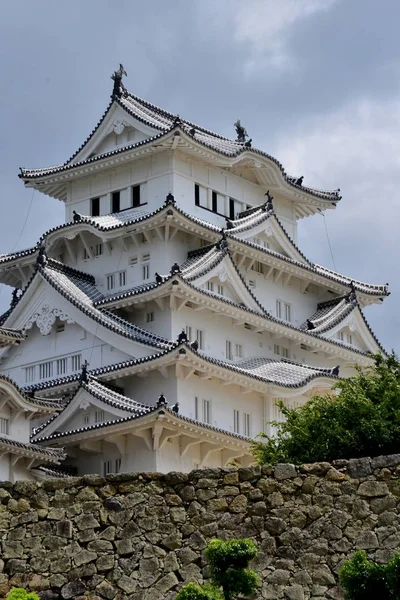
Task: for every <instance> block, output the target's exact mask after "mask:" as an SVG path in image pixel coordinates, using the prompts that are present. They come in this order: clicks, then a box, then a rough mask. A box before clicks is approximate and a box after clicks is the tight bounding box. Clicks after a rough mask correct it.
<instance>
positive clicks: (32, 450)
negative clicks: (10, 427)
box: [0, 437, 66, 462]
mask: <svg viewBox="0 0 400 600" xmlns="http://www.w3.org/2000/svg"><path fill="white" fill-rule="evenodd" d="M0 448H1V449H3V450H6V451H8V452H11V453H12V454H21V455H25V456H32V457H37V458H39V459H40V460H46V461H49V462H58V461H60V460H63V459H64V458H65V456H66V454H65V452H64V450H63V449H62V448H41V447H40V446H36V444H24V443H22V442H17V441H16V440H13V439H11V438H8V437H0Z"/></svg>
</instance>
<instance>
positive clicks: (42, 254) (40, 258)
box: [36, 246, 47, 267]
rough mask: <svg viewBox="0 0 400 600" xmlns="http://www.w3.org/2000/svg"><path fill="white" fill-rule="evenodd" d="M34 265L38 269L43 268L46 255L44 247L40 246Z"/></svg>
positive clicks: (45, 262)
mask: <svg viewBox="0 0 400 600" xmlns="http://www.w3.org/2000/svg"><path fill="white" fill-rule="evenodd" d="M36 264H37V266H38V267H45V266H46V264H47V254H46V248H45V246H40V248H39V254H38V255H37V259H36Z"/></svg>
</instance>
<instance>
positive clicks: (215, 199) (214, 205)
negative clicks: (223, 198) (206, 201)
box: [211, 191, 218, 213]
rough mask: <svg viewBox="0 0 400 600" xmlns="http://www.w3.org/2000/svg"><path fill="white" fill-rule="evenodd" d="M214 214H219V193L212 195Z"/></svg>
mask: <svg viewBox="0 0 400 600" xmlns="http://www.w3.org/2000/svg"><path fill="white" fill-rule="evenodd" d="M211 210H212V211H213V212H215V213H216V212H218V197H217V192H214V191H213V193H212V209H211Z"/></svg>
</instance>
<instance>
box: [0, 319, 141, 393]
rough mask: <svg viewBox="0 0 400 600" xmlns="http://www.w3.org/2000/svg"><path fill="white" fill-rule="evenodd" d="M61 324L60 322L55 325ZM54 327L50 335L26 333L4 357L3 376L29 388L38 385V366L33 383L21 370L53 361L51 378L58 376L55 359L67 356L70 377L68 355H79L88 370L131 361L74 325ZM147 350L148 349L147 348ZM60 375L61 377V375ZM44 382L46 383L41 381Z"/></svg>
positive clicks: (127, 356) (33, 332) (31, 330)
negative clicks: (57, 328)
mask: <svg viewBox="0 0 400 600" xmlns="http://www.w3.org/2000/svg"><path fill="white" fill-rule="evenodd" d="M57 324H60V322H59V321H57V322H56V325H57ZM56 325H55V327H53V329H52V331H51V333H50V334H49V335H45V336H44V335H42V334H41V333H40V331H39V329H38V328H37V326H36V325H33V327H32V329H29V330H28V331H27V335H28V337H27V339H26V340H25V342H24V343H23V344H21V345H19V346H13V347H12V348H10V350H9V352H8V354H7V355H6V356H5V357H4V359H3V363H2V366H1V370H2V373H4V374H5V375H8V376H9V377H11V379H13V380H14V381H16V383H18V384H19V385H29V384H30V383H38V382H40V381H41V380H40V378H39V367H38V366H37V367H36V370H35V371H36V378H35V381H34V382H28V381H26V377H25V371H24V367H29V366H32V365H38V364H39V363H41V362H46V361H48V360H52V361H54V364H53V376H52V377H50V378H49V379H55V378H56V377H57V366H56V363H55V361H56V360H57V359H58V358H64V357H67V359H68V360H67V364H68V372H67V373H66V375H70V374H72V372H73V371H72V362H71V358H70V357H71V356H72V355H75V354H81V355H82V363H83V362H84V361H85V360H87V361H88V362H89V363H90V368H91V369H95V368H98V367H102V366H105V365H110V364H114V363H117V362H120V361H123V360H127V359H129V358H130V356H129V355H128V354H125V353H124V352H121V351H120V350H118V349H116V348H114V347H112V346H110V345H109V344H105V343H104V342H103V341H101V340H100V339H98V338H95V337H94V336H93V335H91V334H90V333H88V332H85V331H84V330H83V329H82V328H81V327H80V326H78V325H76V324H68V323H65V324H64V325H65V329H64V331H63V332H61V333H57V331H56ZM146 351H147V349H146ZM61 376H62V375H61ZM43 381H45V380H43Z"/></svg>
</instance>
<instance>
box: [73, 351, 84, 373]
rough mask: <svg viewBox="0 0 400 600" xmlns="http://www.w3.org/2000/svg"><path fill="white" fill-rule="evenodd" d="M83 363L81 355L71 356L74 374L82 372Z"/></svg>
mask: <svg viewBox="0 0 400 600" xmlns="http://www.w3.org/2000/svg"><path fill="white" fill-rule="evenodd" d="M81 362H82V355H81V354H74V355H73V356H71V369H72V372H73V373H76V372H77V371H79V370H80V368H81Z"/></svg>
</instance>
